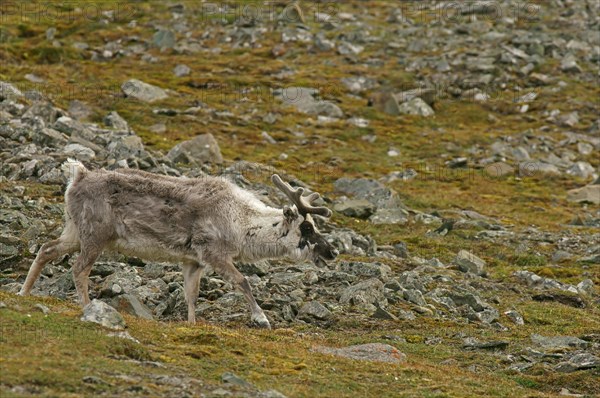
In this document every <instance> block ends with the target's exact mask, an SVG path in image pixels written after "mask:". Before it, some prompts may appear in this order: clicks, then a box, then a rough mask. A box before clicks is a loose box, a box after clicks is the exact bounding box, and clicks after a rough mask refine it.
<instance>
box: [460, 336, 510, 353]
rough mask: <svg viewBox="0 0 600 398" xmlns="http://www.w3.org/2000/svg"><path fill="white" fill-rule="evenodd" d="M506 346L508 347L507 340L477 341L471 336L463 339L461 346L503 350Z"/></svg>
mask: <svg viewBox="0 0 600 398" xmlns="http://www.w3.org/2000/svg"><path fill="white" fill-rule="evenodd" d="M506 347H508V341H502V340H493V341H479V340H478V339H475V338H472V337H470V338H467V339H465V342H464V343H463V348H466V349H476V350H498V349H500V350H503V349H505V348H506Z"/></svg>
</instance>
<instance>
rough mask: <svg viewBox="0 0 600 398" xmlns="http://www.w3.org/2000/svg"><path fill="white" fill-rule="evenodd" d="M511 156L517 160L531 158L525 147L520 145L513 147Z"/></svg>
mask: <svg viewBox="0 0 600 398" xmlns="http://www.w3.org/2000/svg"><path fill="white" fill-rule="evenodd" d="M512 156H513V158H514V159H515V160H517V161H519V162H522V161H525V160H529V159H531V157H530V156H529V152H527V149H525V148H523V147H522V146H519V147H516V148H514V149H513V150H512Z"/></svg>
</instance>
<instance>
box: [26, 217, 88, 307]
mask: <svg viewBox="0 0 600 398" xmlns="http://www.w3.org/2000/svg"><path fill="white" fill-rule="evenodd" d="M77 250H79V239H78V238H77V233H76V229H75V225H73V223H67V225H66V226H65V229H64V230H63V233H62V235H61V236H60V238H58V239H55V240H52V241H50V242H47V243H45V244H44V245H42V247H41V248H40V250H39V251H38V254H37V256H36V258H35V260H34V261H33V263H32V264H31V267H30V268H29V272H28V273H27V278H26V279H25V283H23V286H22V287H21V290H20V291H19V295H21V296H27V295H29V293H30V292H31V289H32V288H33V285H34V283H35V282H36V281H37V280H38V278H39V276H40V274H41V272H42V270H43V269H44V266H45V265H46V264H47V263H48V262H50V261H54V260H56V259H57V258H59V257H61V256H64V255H65V254H71V253H74V252H76V251H77Z"/></svg>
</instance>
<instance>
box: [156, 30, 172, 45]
mask: <svg viewBox="0 0 600 398" xmlns="http://www.w3.org/2000/svg"><path fill="white" fill-rule="evenodd" d="M152 45H154V46H155V47H158V48H160V49H165V48H173V47H175V33H173V32H172V31H170V30H164V29H161V30H159V31H157V32H156V33H154V36H152Z"/></svg>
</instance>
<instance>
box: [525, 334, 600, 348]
mask: <svg viewBox="0 0 600 398" xmlns="http://www.w3.org/2000/svg"><path fill="white" fill-rule="evenodd" d="M531 341H532V342H533V343H535V344H538V345H540V346H542V347H544V348H550V349H556V348H578V349H585V348H587V347H588V346H589V345H590V343H588V342H587V341H585V340H581V339H580V338H577V337H573V336H552V337H546V336H541V335H539V334H532V335H531Z"/></svg>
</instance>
